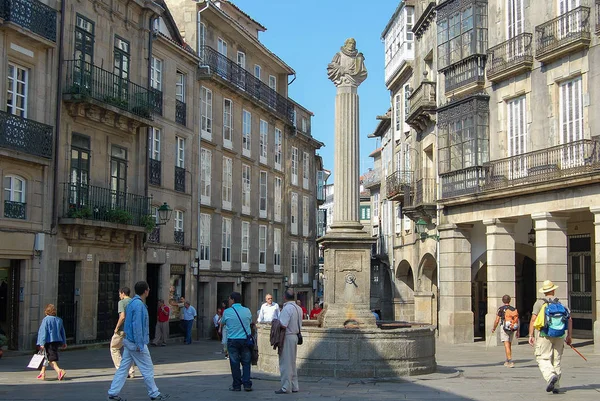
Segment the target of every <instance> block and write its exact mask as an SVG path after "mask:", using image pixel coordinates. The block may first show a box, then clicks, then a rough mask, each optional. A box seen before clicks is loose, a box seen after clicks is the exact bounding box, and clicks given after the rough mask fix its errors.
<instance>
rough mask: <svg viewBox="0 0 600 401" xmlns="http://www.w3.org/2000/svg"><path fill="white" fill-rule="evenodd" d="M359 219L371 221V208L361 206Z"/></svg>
mask: <svg viewBox="0 0 600 401" xmlns="http://www.w3.org/2000/svg"><path fill="white" fill-rule="evenodd" d="M360 219H361V220H371V206H361V207H360Z"/></svg>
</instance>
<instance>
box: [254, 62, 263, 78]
mask: <svg viewBox="0 0 600 401" xmlns="http://www.w3.org/2000/svg"><path fill="white" fill-rule="evenodd" d="M261 70H262V69H261V68H260V65H258V64H254V76H255V77H256V78H258V79H260V72H261Z"/></svg>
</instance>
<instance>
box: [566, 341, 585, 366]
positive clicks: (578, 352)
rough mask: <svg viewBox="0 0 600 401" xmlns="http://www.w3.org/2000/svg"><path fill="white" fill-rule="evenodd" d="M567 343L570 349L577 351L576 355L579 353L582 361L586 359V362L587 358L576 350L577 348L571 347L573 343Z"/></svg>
mask: <svg viewBox="0 0 600 401" xmlns="http://www.w3.org/2000/svg"><path fill="white" fill-rule="evenodd" d="M567 345H568V346H569V347H571V349H572V350H573V351H575V352H577V355H579V356H580V357H582V358H583V360H584V361H586V362H587V359H585V356H583V355H581V352H579V351H577V348H575V347H573V345H572V344H567Z"/></svg>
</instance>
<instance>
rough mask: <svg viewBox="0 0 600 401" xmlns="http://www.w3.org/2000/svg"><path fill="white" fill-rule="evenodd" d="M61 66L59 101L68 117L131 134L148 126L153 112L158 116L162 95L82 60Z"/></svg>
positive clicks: (160, 109) (160, 110)
mask: <svg viewBox="0 0 600 401" xmlns="http://www.w3.org/2000/svg"><path fill="white" fill-rule="evenodd" d="M65 64H66V65H65V67H66V83H65V89H64V92H63V100H64V101H65V102H66V103H67V104H68V105H69V106H70V107H68V111H69V113H70V114H71V115H73V116H76V117H77V116H85V117H87V118H89V119H91V120H93V121H96V122H100V123H104V124H106V125H108V126H111V127H116V128H119V129H122V130H124V131H128V132H131V133H135V132H136V131H137V128H138V127H140V126H142V125H148V124H149V120H152V116H153V114H154V113H162V92H160V91H157V90H154V89H147V88H144V87H143V86H140V85H136V84H134V83H133V82H131V81H129V80H128V79H123V78H121V77H119V76H118V75H115V74H113V73H112V72H110V71H107V70H104V69H102V68H100V67H96V66H94V65H93V64H90V63H87V62H85V61H82V60H68V61H65ZM90 105H91V107H90Z"/></svg>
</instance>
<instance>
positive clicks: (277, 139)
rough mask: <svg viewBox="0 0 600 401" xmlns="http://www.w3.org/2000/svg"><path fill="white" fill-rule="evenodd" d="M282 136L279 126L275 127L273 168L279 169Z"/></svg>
mask: <svg viewBox="0 0 600 401" xmlns="http://www.w3.org/2000/svg"><path fill="white" fill-rule="evenodd" d="M282 139H283V137H282V135H281V130H280V129H279V128H275V169H276V170H279V171H281V148H282V145H281V141H282Z"/></svg>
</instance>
